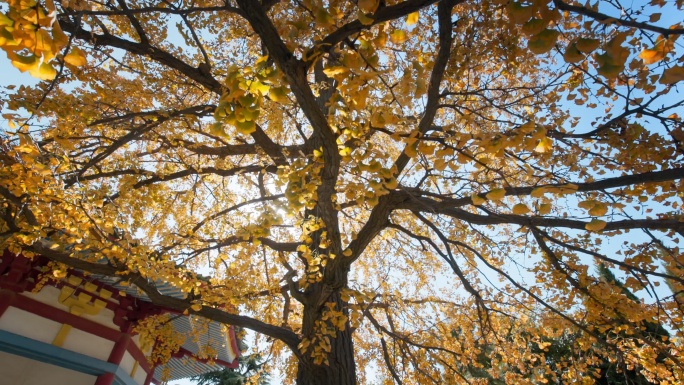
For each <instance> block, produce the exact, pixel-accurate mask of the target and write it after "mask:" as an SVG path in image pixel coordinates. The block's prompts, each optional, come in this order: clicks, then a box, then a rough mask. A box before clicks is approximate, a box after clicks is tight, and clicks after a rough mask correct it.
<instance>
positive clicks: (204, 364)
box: [0, 251, 239, 385]
mask: <svg viewBox="0 0 684 385" xmlns="http://www.w3.org/2000/svg"><path fill="white" fill-rule="evenodd" d="M47 262H48V261H47V260H46V259H45V258H41V257H35V258H33V259H29V258H26V257H24V256H22V255H14V254H12V253H10V252H9V251H5V252H4V253H3V254H2V257H1V259H0V379H2V380H1V381H0V382H2V383H3V384H12V385H44V384H50V385H113V384H115V385H148V384H150V383H154V384H157V383H160V382H161V381H162V380H165V381H166V380H175V379H180V378H185V377H190V376H193V375H198V374H202V373H206V372H209V371H213V370H217V369H219V368H221V367H228V368H235V367H237V356H238V354H239V352H238V349H237V343H236V340H235V333H234V331H233V329H232V327H225V326H224V325H221V324H218V323H215V322H208V323H207V322H204V323H203V324H204V327H203V328H202V329H201V330H200V331H199V332H198V330H195V329H196V327H197V326H196V325H197V323H198V320H197V319H196V318H194V316H186V315H182V314H174V316H173V317H170V321H169V322H170V323H171V325H172V326H173V328H174V329H175V330H176V331H178V332H180V333H183V334H186V335H189V334H193V335H195V336H197V337H195V338H192V339H187V340H186V341H185V342H184V344H183V345H182V347H181V348H180V350H179V351H178V352H177V353H176V354H175V355H174V356H173V357H172V358H171V359H170V360H169V361H168V362H165V363H163V365H160V364H150V363H149V362H148V360H147V358H146V354H149V353H150V352H151V350H152V347H151V346H144V344H141V342H140V338H139V336H138V335H136V334H135V333H134V331H133V327H134V326H135V325H136V323H137V322H139V321H140V320H143V319H144V318H145V317H148V316H151V315H157V314H163V313H174V312H173V311H170V310H168V309H163V308H160V307H158V306H155V305H154V304H152V303H151V302H150V301H149V299H147V297H145V296H144V295H141V294H140V293H138V292H137V290H135V288H131V287H121V286H118V285H117V284H116V282H115V281H114V280H112V279H111V278H106V277H97V276H96V277H93V276H84V275H83V274H80V273H79V272H78V271H69V272H68V274H67V276H66V277H64V278H63V279H61V280H58V281H55V280H48V281H47V284H44V285H43V281H44V280H41V274H42V273H43V270H44V269H42V267H44V266H45V265H46V264H47ZM157 287H158V290H159V291H160V292H162V293H164V294H166V295H171V296H176V297H178V298H182V297H183V293H181V292H180V291H179V290H178V289H175V288H174V287H172V286H170V285H166V284H163V283H157ZM203 352H204V353H206V352H211V355H212V356H213V357H212V358H210V359H203V360H201V359H195V358H194V357H195V356H198V355H199V356H206V354H201V353H203Z"/></svg>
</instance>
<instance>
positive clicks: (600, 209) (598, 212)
mask: <svg viewBox="0 0 684 385" xmlns="http://www.w3.org/2000/svg"><path fill="white" fill-rule="evenodd" d="M607 212H608V206H606V205H605V204H603V203H601V202H596V204H595V205H594V207H592V208H591V209H590V210H589V215H591V216H595V217H600V216H602V215H606V213H607Z"/></svg>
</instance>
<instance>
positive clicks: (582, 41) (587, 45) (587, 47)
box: [575, 38, 600, 53]
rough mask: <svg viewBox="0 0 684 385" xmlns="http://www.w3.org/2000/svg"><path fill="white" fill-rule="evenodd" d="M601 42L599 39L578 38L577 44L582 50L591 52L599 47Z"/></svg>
mask: <svg viewBox="0 0 684 385" xmlns="http://www.w3.org/2000/svg"><path fill="white" fill-rule="evenodd" d="M599 43H600V42H599V40H597V39H587V38H579V39H577V42H576V43H575V46H576V47H577V49H578V50H579V51H580V52H584V53H591V52H594V50H595V49H596V48H598V46H599Z"/></svg>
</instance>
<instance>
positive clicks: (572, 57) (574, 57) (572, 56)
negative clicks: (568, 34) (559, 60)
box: [563, 44, 584, 63]
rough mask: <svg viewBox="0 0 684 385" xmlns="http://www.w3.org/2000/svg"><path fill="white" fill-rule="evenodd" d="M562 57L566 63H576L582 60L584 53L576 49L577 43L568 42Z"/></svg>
mask: <svg viewBox="0 0 684 385" xmlns="http://www.w3.org/2000/svg"><path fill="white" fill-rule="evenodd" d="M563 59H564V60H565V62H566V63H577V62H580V61H582V60H584V55H583V54H582V52H580V50H579V49H577V45H575V44H570V45H569V46H568V47H567V48H566V49H565V53H564V54H563Z"/></svg>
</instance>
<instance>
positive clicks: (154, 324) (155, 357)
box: [133, 314, 187, 366]
mask: <svg viewBox="0 0 684 385" xmlns="http://www.w3.org/2000/svg"><path fill="white" fill-rule="evenodd" d="M170 321H171V316H170V315H169V314H161V315H152V316H149V317H145V318H144V319H142V320H140V321H138V322H137V323H136V325H135V327H134V328H133V331H134V332H135V333H137V334H138V335H139V338H140V345H141V346H151V347H152V351H151V352H150V354H149V355H148V356H147V361H148V362H149V363H150V365H152V366H155V365H156V364H159V363H164V362H168V361H169V360H170V359H171V357H173V355H174V353H176V352H178V350H180V348H181V346H183V344H184V343H185V340H186V338H187V336H186V335H184V334H182V333H179V332H177V331H176V330H175V329H174V327H173V324H172V323H171V322H170Z"/></svg>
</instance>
